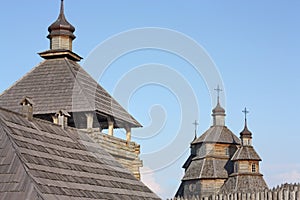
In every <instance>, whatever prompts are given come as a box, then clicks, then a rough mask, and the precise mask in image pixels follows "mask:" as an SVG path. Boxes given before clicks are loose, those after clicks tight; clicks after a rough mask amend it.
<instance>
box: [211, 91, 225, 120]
mask: <svg viewBox="0 0 300 200" xmlns="http://www.w3.org/2000/svg"><path fill="white" fill-rule="evenodd" d="M215 90H216V91H217V92H218V99H217V105H216V107H215V108H214V109H213V110H212V117H213V126H225V116H226V114H225V109H224V108H223V107H222V106H221V104H220V96H219V93H220V92H221V91H222V90H221V89H220V87H219V86H218V87H217V89H215Z"/></svg>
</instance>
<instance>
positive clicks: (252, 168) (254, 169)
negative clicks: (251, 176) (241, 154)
mask: <svg viewBox="0 0 300 200" xmlns="http://www.w3.org/2000/svg"><path fill="white" fill-rule="evenodd" d="M251 170H252V172H253V173H254V172H256V165H255V163H252V165H251Z"/></svg>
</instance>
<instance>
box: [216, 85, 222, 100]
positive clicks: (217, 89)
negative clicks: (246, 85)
mask: <svg viewBox="0 0 300 200" xmlns="http://www.w3.org/2000/svg"><path fill="white" fill-rule="evenodd" d="M215 91H217V94H218V99H219V98H220V92H222V91H223V90H222V89H221V88H220V86H219V85H218V87H217V88H216V89H215Z"/></svg>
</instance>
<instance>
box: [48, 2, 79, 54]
mask: <svg viewBox="0 0 300 200" xmlns="http://www.w3.org/2000/svg"><path fill="white" fill-rule="evenodd" d="M48 31H49V35H48V36H47V38H49V39H50V49H65V50H70V51H72V42H73V40H74V39H75V38H76V37H75V35H74V34H73V33H74V31H75V28H74V26H72V24H70V23H69V22H68V21H67V19H66V17H65V14H64V1H63V0H61V5H60V13H59V16H58V18H57V20H56V21H55V22H54V23H53V24H51V25H50V26H49V28H48Z"/></svg>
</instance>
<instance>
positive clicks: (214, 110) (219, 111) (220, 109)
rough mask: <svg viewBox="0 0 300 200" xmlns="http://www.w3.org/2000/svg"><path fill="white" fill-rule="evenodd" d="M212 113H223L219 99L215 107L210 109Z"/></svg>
mask: <svg viewBox="0 0 300 200" xmlns="http://www.w3.org/2000/svg"><path fill="white" fill-rule="evenodd" d="M212 112H213V115H216V114H225V109H224V108H223V107H222V106H221V105H220V103H219V101H218V103H217V105H216V107H215V108H214V109H213V110H212Z"/></svg>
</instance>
